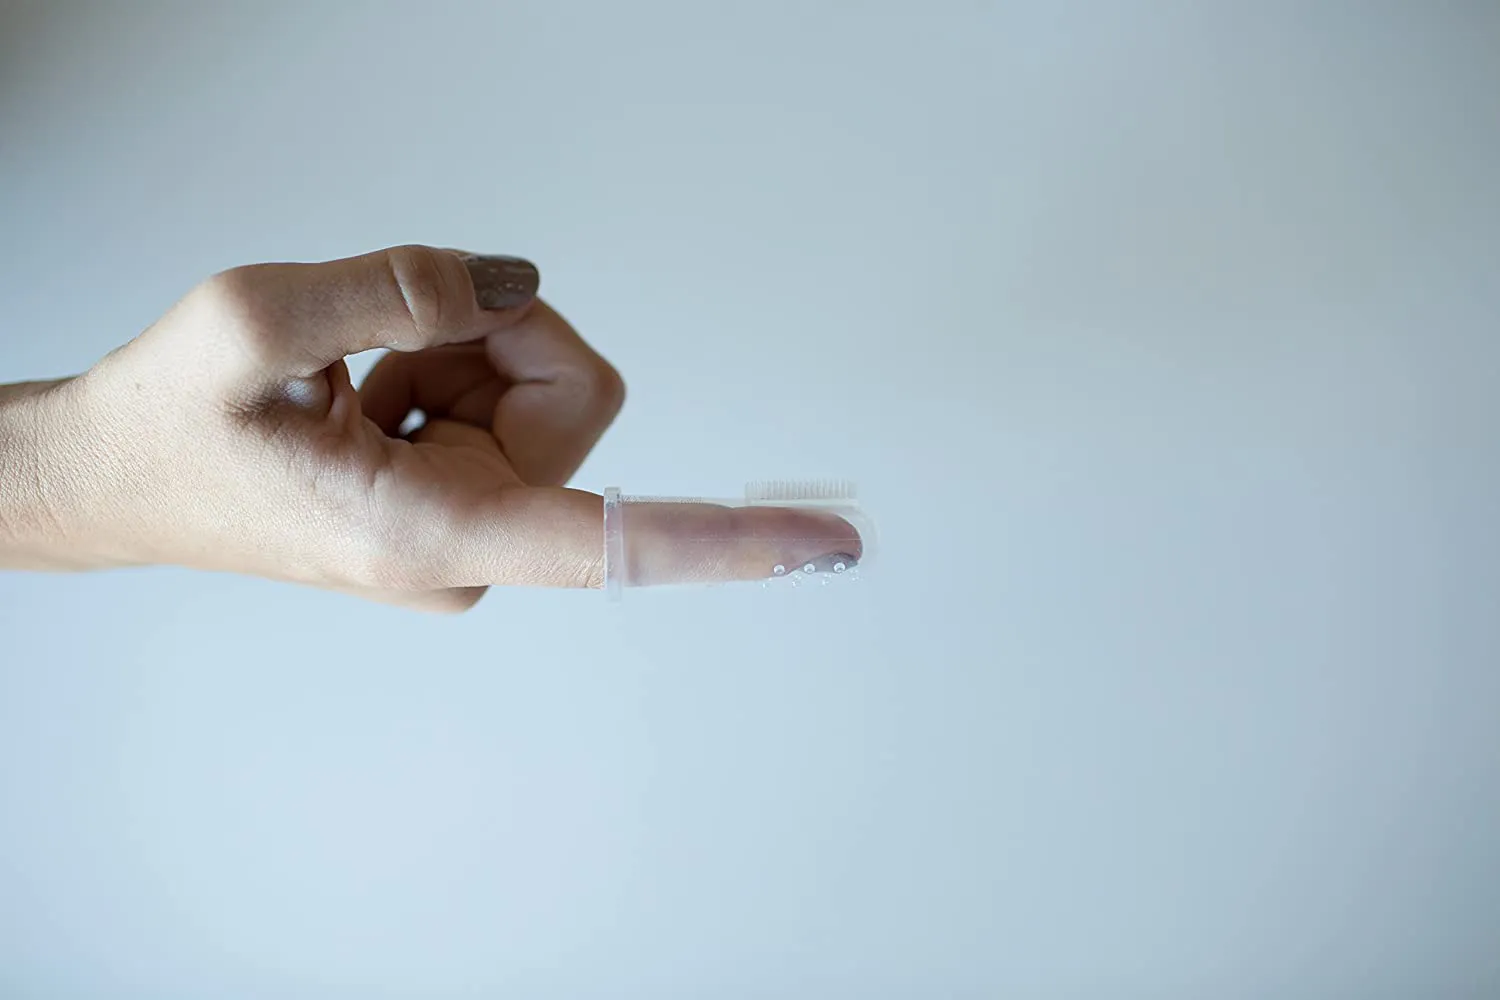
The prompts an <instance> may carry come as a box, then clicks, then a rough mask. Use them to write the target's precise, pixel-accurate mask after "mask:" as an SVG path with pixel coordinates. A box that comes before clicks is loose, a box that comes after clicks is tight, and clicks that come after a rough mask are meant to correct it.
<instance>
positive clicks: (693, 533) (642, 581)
mask: <svg viewBox="0 0 1500 1000" xmlns="http://www.w3.org/2000/svg"><path fill="white" fill-rule="evenodd" d="M874 542H875V532H874V525H873V523H872V522H871V521H870V518H869V517H868V516H867V515H866V514H865V512H864V510H863V509H862V507H861V506H860V504H859V502H858V501H857V500H856V499H855V494H854V490H853V488H852V486H851V485H850V484H848V483H798V482H772V483H752V484H751V485H750V486H748V487H747V488H746V490H745V494H744V496H742V497H736V498H711V497H671V496H634V495H628V494H624V493H622V492H621V491H620V490H619V489H618V488H611V489H608V490H605V491H604V589H605V592H606V594H607V595H608V596H609V597H610V599H612V600H618V599H619V598H620V597H621V595H622V593H623V592H624V590H626V589H627V588H631V587H649V586H665V585H679V586H680V585H692V584H697V585H707V584H716V583H725V582H733V581H751V580H775V579H778V578H788V579H791V580H793V581H795V580H799V579H802V578H805V577H808V576H821V577H824V578H836V577H851V578H852V577H854V576H856V575H857V571H858V570H859V569H860V568H862V567H866V566H868V564H869V562H870V560H871V558H872V557H873V555H874Z"/></svg>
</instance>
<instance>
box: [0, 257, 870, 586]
mask: <svg viewBox="0 0 1500 1000" xmlns="http://www.w3.org/2000/svg"><path fill="white" fill-rule="evenodd" d="M538 280H539V279H538V275H537V272H536V269H535V268H534V267H532V266H531V265H530V264H527V263H525V262H524V261H518V260H514V259H512V258H484V257H477V258H476V257H472V256H467V255H461V254H458V253H454V252H451V251H444V250H436V249H432V248H429V247H415V246H408V247H396V248H392V249H389V250H383V251H379V252H376V253H372V254H367V255H364V256H360V257H353V258H348V259H345V260H338V261H331V262H327V263H320V264H263V265H254V266H249V267H241V268H235V269H233V270H230V271H226V272H224V273H222V274H220V275H217V276H215V277H213V278H211V279H209V280H208V281H206V282H204V283H203V284H202V285H200V286H199V287H197V288H196V289H194V290H193V291H192V292H190V293H189V294H188V295H187V296H186V297H185V298H184V299H183V300H182V301H181V302H179V303H178V304H177V305H176V306H174V307H173V309H172V310H171V311H170V312H168V313H167V315H165V316H164V317H163V318H162V319H161V320H159V321H158V322H157V323H155V324H154V325H153V326H152V327H151V328H150V329H148V330H147V331H146V332H145V333H143V334H142V335H141V336H140V337H138V338H137V339H136V340H134V341H132V342H131V343H129V344H127V345H126V346H124V347H123V348H121V349H119V350H117V351H116V352H114V353H113V354H111V355H109V356H108V357H107V358H105V359H104V360H103V361H101V362H100V363H99V364H98V365H96V366H95V367H94V368H93V369H91V370H90V371H89V372H87V373H85V374H84V375H82V376H79V377H78V378H76V379H71V380H66V381H63V382H59V383H54V384H49V385H46V386H33V387H21V388H16V387H12V390H11V392H10V398H9V399H0V460H3V462H4V464H3V466H0V486H3V487H4V489H3V492H0V496H3V497H4V500H5V502H4V504H3V507H0V563H8V564H11V565H19V566H23V567H32V568H92V567H103V566H121V565H141V564H150V563H170V564H177V565H184V566H190V567H195V568H200V569H210V570H225V571H232V572H239V573H250V574H255V575H260V576H265V577H271V578H276V579H284V580H291V581H296V582H300V583H306V584H312V585H316V586H322V587H329V588H334V589H338V590H343V591H347V592H351V593H356V594H359V595H362V596H368V597H373V598H376V599H379V600H385V601H391V602H394V603H400V604H405V605H409V606H415V607H421V608H426V609H432V610H462V609H464V608H467V607H469V606H471V605H472V604H473V603H474V602H475V601H477V600H478V599H479V597H480V596H481V595H482V594H483V593H484V589H485V588H486V587H487V586H488V585H490V584H529V585H547V586H565V587H598V586H600V585H601V583H602V580H603V551H602V545H601V518H602V511H601V500H600V497H599V496H597V495H595V494H591V493H585V492H581V491H577V490H570V489H566V488H564V484H565V483H566V482H567V480H568V479H569V477H570V476H571V475H572V474H573V472H574V471H575V470H576V469H577V468H578V466H579V465H580V464H581V463H582V461H583V460H584V458H585V457H586V456H587V455H588V453H589V451H590V449H591V448H592V447H593V445H594V444H595V442H597V441H598V439H599V437H600V435H601V434H603V432H604V430H605V429H606V428H607V427H608V426H609V424H610V423H611V421H612V420H613V418H614V416H615V414H616V413H617V412H618V411H619V409H620V406H621V403H622V402H623V399H624V387H623V383H622V381H621V379H620V377H619V375H618V374H617V373H616V372H615V370H614V368H612V367H611V366H610V365H609V364H608V363H607V362H605V361H604V359H603V358H601V357H600V356H599V355H598V354H597V353H596V352H594V351H593V350H592V349H591V348H590V347H589V346H588V345H587V344H586V343H585V342H584V341H583V340H582V339H581V338H580V337H579V336H578V334H577V333H576V332H575V331H574V330H573V328H572V327H571V326H569V325H568V323H567V322H566V321H565V320H563V318H562V317H561V316H559V315H558V314H557V313H556V312H555V311H553V310H552V309H551V308H550V307H549V306H547V305H546V304H545V303H543V302H541V301H540V300H537V299H535V292H536V289H537V284H538ZM379 347H385V348H391V349H392V353H390V354H388V355H386V356H385V357H383V358H382V359H381V360H380V361H379V362H378V363H377V364H376V366H375V368H374V370H373V371H372V372H371V373H370V375H369V377H368V378H367V379H366V380H365V382H364V384H363V386H362V387H361V388H359V389H358V390H356V389H355V387H354V386H353V384H352V382H351V380H350V376H349V370H348V367H347V365H346V363H345V361H344V358H345V357H346V356H347V355H349V354H353V353H356V352H359V351H364V350H369V349H372V348H379ZM414 410H420V411H422V413H424V414H425V415H426V418H427V419H426V422H425V423H424V424H423V425H422V426H421V427H420V428H418V429H417V430H415V431H414V432H412V433H410V434H409V435H405V436H403V435H401V434H400V428H401V426H402V425H403V423H404V422H405V421H406V420H407V418H408V416H409V414H410V413H411V412H412V411H414ZM815 517H818V515H814V514H809V513H806V512H796V511H783V510H775V509H766V510H759V511H749V512H746V511H728V510H725V511H723V512H722V513H719V512H717V509H715V510H713V511H704V510H702V509H697V510H689V509H688V508H686V507H682V508H675V509H673V510H670V511H665V510H664V511H662V512H660V516H658V517H654V518H653V517H650V516H646V517H643V518H642V519H641V523H642V524H643V525H645V526H646V528H647V530H649V531H650V532H653V533H654V534H655V535H656V536H657V538H658V540H659V541H660V544H659V545H656V546H654V547H653V546H650V545H644V544H643V547H642V551H643V552H646V553H648V554H652V563H653V566H654V567H655V568H654V570H653V572H654V573H655V575H656V576H657V577H659V578H661V579H663V580H670V579H671V578H672V577H673V576H674V575H675V576H677V577H680V578H692V579H744V578H755V577H763V576H765V575H767V572H768V568H769V567H770V566H771V565H772V564H775V563H782V562H796V561H797V560H800V559H803V558H808V557H810V556H811V555H813V554H815V553H811V552H803V551H799V550H797V547H798V546H799V545H804V544H805V541H806V539H808V538H819V537H821V538H828V537H833V539H834V541H835V542H837V543H838V544H837V545H836V548H838V550H839V551H847V552H852V553H857V552H858V537H857V534H856V533H854V532H853V529H850V528H848V526H847V525H845V524H843V522H838V523H837V525H830V523H829V519H828V518H827V517H826V515H825V516H823V517H822V519H821V520H820V521H819V522H818V525H817V529H816V530H815V531H810V530H808V527H807V521H808V519H810V518H815ZM705 518H708V519H711V520H713V521H715V522H716V523H715V524H714V526H713V530H711V531H705V530H704V519H705ZM685 519H686V520H685ZM834 520H835V521H836V520H837V519H834ZM684 529H686V534H684ZM674 536H675V537H674ZM851 536H852V537H851Z"/></svg>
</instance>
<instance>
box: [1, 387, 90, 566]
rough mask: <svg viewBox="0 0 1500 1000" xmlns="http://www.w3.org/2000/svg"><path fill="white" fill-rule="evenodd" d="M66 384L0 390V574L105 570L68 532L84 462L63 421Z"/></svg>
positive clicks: (79, 502) (79, 500) (77, 504)
mask: <svg viewBox="0 0 1500 1000" xmlns="http://www.w3.org/2000/svg"><path fill="white" fill-rule="evenodd" d="M70 383H71V380H69V379H59V380H55V381H51V382H22V383H19V384H16V385H0V570H5V569H33V570H80V569H92V568H97V567H100V566H103V565H107V563H106V562H104V561H101V560H99V559H96V558H92V557H90V555H89V554H88V553H87V552H85V551H81V550H80V547H79V542H80V541H81V539H77V538H74V537H72V535H73V533H72V532H70V529H69V527H68V525H69V524H70V523H71V522H73V521H76V520H77V512H78V511H79V509H80V508H81V507H83V506H84V505H85V503H86V501H85V500H84V497H83V495H82V491H81V488H80V487H81V485H82V480H83V478H84V475H83V473H84V468H85V465H86V463H83V462H79V461H77V459H78V457H79V456H78V442H77V441H76V440H69V435H68V433H67V431H66V428H65V426H64V424H65V421H64V420H63V419H62V415H63V414H64V413H66V412H67V406H66V405H65V404H64V403H63V401H62V397H63V395H64V394H65V393H66V392H67V390H68V389H69V387H70Z"/></svg>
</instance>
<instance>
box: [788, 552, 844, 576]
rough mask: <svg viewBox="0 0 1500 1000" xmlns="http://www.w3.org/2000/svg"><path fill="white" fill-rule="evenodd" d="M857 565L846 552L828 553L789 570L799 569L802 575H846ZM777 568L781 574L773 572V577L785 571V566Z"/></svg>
mask: <svg viewBox="0 0 1500 1000" xmlns="http://www.w3.org/2000/svg"><path fill="white" fill-rule="evenodd" d="M858 565H859V559H858V558H857V557H855V556H853V555H851V554H849V553H848V552H830V553H828V554H827V555H826V556H818V557H817V558H816V559H809V560H807V562H805V563H803V564H802V565H801V566H794V567H791V568H793V569H800V570H801V571H802V572H804V573H847V572H849V570H851V569H853V568H854V567H856V566H858ZM777 568H779V569H780V570H781V573H775V572H774V571H773V575H775V576H781V575H782V574H783V573H785V572H786V571H787V567H785V566H778V567H777Z"/></svg>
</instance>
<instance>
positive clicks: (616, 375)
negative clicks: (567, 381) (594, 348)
mask: <svg viewBox="0 0 1500 1000" xmlns="http://www.w3.org/2000/svg"><path fill="white" fill-rule="evenodd" d="M586 377H587V380H588V389H589V399H590V400H591V401H592V402H593V406H594V408H595V409H596V410H597V411H598V412H599V413H600V414H601V415H604V416H607V417H609V418H611V419H613V418H614V416H615V415H616V414H618V413H619V412H620V410H621V408H622V407H624V405H625V379H624V378H622V377H621V376H620V372H619V371H618V370H617V369H616V368H615V366H614V365H612V364H610V363H609V362H608V361H605V360H604V359H603V358H598V359H597V360H596V361H595V363H594V364H593V365H591V366H590V368H589V370H588V372H587V375H586Z"/></svg>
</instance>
